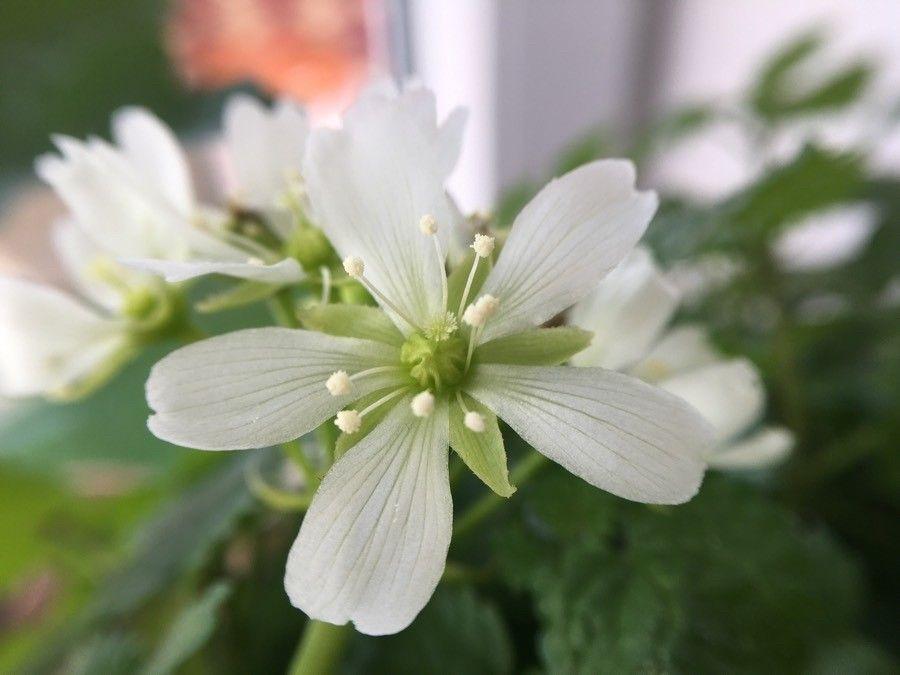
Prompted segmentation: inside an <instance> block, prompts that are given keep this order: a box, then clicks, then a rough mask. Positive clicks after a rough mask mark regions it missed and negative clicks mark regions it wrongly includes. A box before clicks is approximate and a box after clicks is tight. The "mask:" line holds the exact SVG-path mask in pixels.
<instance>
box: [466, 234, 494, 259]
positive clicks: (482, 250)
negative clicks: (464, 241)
mask: <svg viewBox="0 0 900 675" xmlns="http://www.w3.org/2000/svg"><path fill="white" fill-rule="evenodd" d="M469 248H471V249H472V250H473V251H475V255H477V256H478V257H479V258H487V257H488V256H489V255H490V254H491V253H493V252H494V238H493V237H489V236H488V235H486V234H476V235H475V241H473V242H472V244H471V246H469Z"/></svg>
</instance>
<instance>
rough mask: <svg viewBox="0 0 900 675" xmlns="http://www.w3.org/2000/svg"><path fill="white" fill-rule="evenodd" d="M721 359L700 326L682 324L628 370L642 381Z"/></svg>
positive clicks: (652, 380) (661, 377)
mask: <svg viewBox="0 0 900 675" xmlns="http://www.w3.org/2000/svg"><path fill="white" fill-rule="evenodd" d="M720 360H721V355H720V354H719V352H717V351H716V349H715V347H713V345H712V343H711V342H710V341H709V335H707V333H706V331H705V330H704V329H703V328H701V327H700V326H695V325H692V324H691V325H682V326H678V328H674V329H672V330H670V331H668V332H667V333H666V334H665V335H663V337H662V339H661V340H660V341H659V342H657V343H656V345H655V346H654V347H653V349H651V350H650V352H649V353H648V354H647V355H646V356H645V357H644V358H643V359H642V360H641V361H640V362H639V363H638V364H636V365H635V366H634V367H633V368H632V369H631V374H632V375H634V376H635V377H639V378H641V379H642V380H644V381H646V382H658V381H660V380H662V379H665V378H667V377H671V376H672V375H675V374H677V373H680V372H682V371H685V370H690V369H693V368H699V367H701V366H706V365H709V364H711V363H716V362H717V361H720Z"/></svg>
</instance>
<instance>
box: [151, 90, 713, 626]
mask: <svg viewBox="0 0 900 675" xmlns="http://www.w3.org/2000/svg"><path fill="white" fill-rule="evenodd" d="M376 98H377V97H376ZM443 129H444V127H438V126H437V124H436V121H435V113H434V101H433V98H432V97H431V95H430V94H427V93H425V92H424V90H415V92H414V93H411V92H409V91H407V92H405V93H403V94H400V95H395V96H394V98H390V97H389V96H383V97H381V98H377V100H374V101H373V100H372V99H371V98H370V99H368V100H364V101H363V102H362V103H361V104H360V105H357V106H356V107H354V108H353V109H351V111H350V112H349V113H348V115H347V117H346V119H345V123H344V127H343V129H341V130H321V131H315V132H314V133H313V134H312V137H311V139H310V147H309V152H308V155H307V162H306V165H305V167H304V175H305V177H306V180H307V189H308V193H309V196H310V199H311V201H312V204H313V206H314V209H315V212H316V213H317V214H318V215H319V216H320V222H322V223H323V224H324V228H325V232H326V234H327V235H328V236H329V239H330V240H331V241H332V243H333V244H334V245H335V248H336V249H337V251H338V253H340V254H341V255H343V256H356V257H358V258H359V259H360V260H362V261H364V263H365V264H364V274H362V273H361V274H360V276H359V277H358V278H359V279H360V281H361V282H362V283H364V284H365V285H366V287H367V288H369V289H370V290H371V291H372V293H373V295H374V296H375V297H376V298H377V300H378V301H379V304H380V305H381V307H382V309H384V311H385V312H386V314H387V317H390V320H391V321H392V322H393V324H394V326H396V328H394V327H393V326H391V324H390V323H389V322H388V321H386V320H383V319H384V318H385V317H383V315H380V314H379V313H378V312H377V311H375V310H372V309H370V308H362V307H360V308H358V311H359V312H360V317H362V313H363V312H364V311H365V314H366V317H367V319H366V322H365V323H364V322H362V321H359V322H356V321H354V322H351V323H350V324H348V325H346V326H345V327H344V329H343V330H344V331H345V332H344V334H351V335H355V336H356V337H338V336H335V335H324V334H320V333H315V332H311V331H307V330H286V329H281V328H263V329H251V330H245V331H240V332H237V333H232V334H229V335H225V336H221V337H217V338H213V339H210V340H206V341H203V342H199V343H196V344H193V345H190V346H188V347H185V348H183V349H180V350H178V351H176V352H174V353H173V354H171V355H169V356H168V357H166V358H165V359H163V360H162V361H160V362H159V363H158V364H157V365H156V366H155V367H154V369H153V372H152V373H151V376H150V379H149V381H148V383H147V392H148V400H149V403H150V405H151V407H152V408H153V410H154V411H155V414H154V415H153V416H152V417H151V418H150V420H149V426H150V429H151V430H152V431H153V432H154V433H155V434H156V435H157V436H159V437H160V438H163V439H165V440H169V441H172V442H175V443H178V444H181V445H187V446H193V447H198V448H206V449H212V450H225V449H236V448H254V447H260V446H266V445H271V444H275V443H280V442H284V441H287V440H289V439H293V438H296V437H298V436H301V435H303V434H305V433H307V432H308V431H311V430H312V429H314V428H316V427H317V426H319V425H320V424H322V423H323V422H326V421H327V420H328V419H329V418H330V417H332V416H334V415H335V414H337V415H338V417H337V419H336V423H337V424H338V426H339V427H340V428H341V429H342V430H343V431H345V433H346V434H347V435H348V437H349V439H350V440H352V441H355V445H352V447H350V449H349V450H347V451H346V453H345V454H343V455H342V456H341V457H340V459H339V460H338V461H337V462H336V463H335V464H334V465H333V466H332V467H331V469H330V470H329V472H328V473H327V475H326V476H325V478H324V480H323V481H322V484H321V486H320V488H319V490H318V492H317V493H316V495H315V498H314V499H313V502H312V505H311V507H310V509H309V511H308V513H307V514H306V517H305V518H304V520H303V524H302V527H301V529H300V533H299V535H298V537H297V540H296V542H295V543H294V546H293V547H292V549H291V553H290V556H289V559H288V564H287V572H286V576H285V587H286V589H287V592H288V595H289V597H290V599H291V602H292V603H293V604H294V605H295V606H297V607H299V608H300V609H302V610H303V611H305V612H306V613H307V614H309V616H311V617H314V618H316V619H320V620H323V621H328V622H332V623H338V624H342V623H346V622H347V621H353V622H354V623H355V625H356V627H357V629H358V630H360V631H362V632H364V633H369V634H376V635H377V634H385V633H393V632H396V631H399V630H402V629H403V628H404V627H406V626H407V625H408V624H409V623H410V622H411V621H412V620H413V618H414V617H415V616H416V614H417V613H418V612H419V611H420V610H421V609H422V607H423V606H424V605H425V603H426V602H427V601H428V599H429V597H430V596H431V594H432V592H433V591H434V588H435V586H436V585H437V583H438V580H439V579H440V577H441V575H442V573H443V569H444V564H445V560H446V554H447V548H448V546H449V543H450V533H451V528H452V520H453V518H452V503H451V496H450V486H449V480H448V473H447V463H448V446H449V445H451V443H452V445H453V447H454V449H455V450H456V451H457V452H458V453H459V454H460V455H461V456H462V457H463V458H464V459H466V461H467V463H469V466H470V467H472V468H473V471H475V472H476V473H478V475H479V476H480V477H482V479H484V480H485V481H486V482H489V481H490V482H491V483H490V484H491V485H492V487H495V489H498V488H497V487H496V486H497V485H498V484H501V485H500V488H501V489H502V490H503V494H506V495H509V494H511V492H512V490H513V489H514V488H512V486H509V485H508V482H506V468H505V454H504V453H503V449H502V437H501V436H500V433H499V430H498V427H497V421H496V417H495V416H494V414H493V413H494V412H495V413H496V414H497V415H499V416H500V417H502V418H503V419H504V420H505V421H506V422H507V423H508V424H509V425H510V426H511V427H512V428H513V429H514V430H515V431H516V432H517V433H518V434H519V435H521V436H522V437H523V438H524V439H525V440H526V441H528V442H529V443H530V444H531V445H533V446H534V448H535V449H536V450H538V451H539V452H541V453H543V454H544V455H546V456H547V457H549V458H550V459H552V460H554V461H556V462H558V463H559V464H561V465H562V466H564V467H565V468H567V469H568V470H570V471H571V472H573V473H574V474H576V475H577V476H580V477H581V478H583V479H584V480H586V481H588V482H590V483H591V484H592V485H595V486H597V487H600V488H603V489H605V490H608V491H610V492H612V493H614V494H616V495H619V496H622V497H625V498H628V499H634V500H639V501H644V502H651V503H665V504H674V503H679V502H683V501H685V500H687V499H690V498H691V496H692V495H693V494H694V493H695V492H696V491H697V489H698V486H699V484H700V481H701V479H702V475H703V471H704V466H705V465H704V462H703V460H702V459H701V457H702V456H703V455H704V454H705V452H706V446H707V445H708V444H709V443H710V442H711V431H710V430H709V428H708V425H707V424H706V423H704V422H703V420H702V419H701V418H700V417H699V416H698V415H697V414H696V413H695V412H694V411H693V409H692V408H691V407H690V406H688V405H687V404H686V403H684V402H683V401H682V400H680V399H679V398H677V397H675V396H672V395H671V394H668V393H666V392H664V391H661V390H659V389H656V388H654V387H651V386H649V385H648V384H646V383H644V382H641V381H640V380H638V379H636V378H632V377H628V376H626V375H622V374H620V373H615V372H609V371H606V370H601V369H597V368H570V367H555V366H532V365H519V364H517V363H506V362H504V363H491V362H489V361H490V359H489V358H487V357H485V360H483V357H482V355H484V354H490V352H488V351H486V350H484V349H482V346H483V345H484V344H485V343H486V342H488V341H495V340H502V339H504V338H507V337H509V338H510V339H513V340H514V339H518V338H517V335H520V334H521V333H522V332H523V331H531V332H530V333H528V335H529V336H531V335H544V334H546V332H542V333H538V331H536V330H534V329H535V328H536V327H537V326H539V325H540V324H542V323H543V322H544V321H546V320H548V319H550V318H551V317H553V316H555V315H557V314H558V313H559V312H561V311H562V310H564V309H565V308H566V307H568V306H569V305H571V304H572V303H574V302H576V301H577V300H579V299H580V298H581V297H582V296H583V295H584V294H585V293H586V292H588V291H590V290H591V289H592V288H594V287H595V286H596V284H597V283H598V281H599V280H600V278H602V277H603V276H604V275H605V274H606V273H607V272H608V271H609V270H610V269H612V268H613V267H615V266H616V265H617V264H618V262H619V261H620V260H621V259H622V258H623V257H624V256H625V255H626V254H627V253H628V252H629V251H630V250H631V248H632V247H633V246H634V245H635V243H636V242H637V240H638V239H639V238H640V237H641V235H642V234H643V232H644V230H645V228H646V227H647V224H648V222H649V220H650V218H651V217H652V215H653V212H654V210H655V208H656V197H655V195H653V194H652V193H643V192H637V191H636V190H635V188H634V180H635V176H634V169H633V167H632V165H631V164H630V163H629V162H625V161H602V162H595V163H592V164H589V165H586V166H584V167H582V168H580V169H578V170H576V171H573V172H571V173H570V174H567V175H566V176H563V177H562V178H560V179H558V180H555V181H553V182H552V183H551V184H550V185H548V186H547V187H545V188H544V189H543V190H542V191H541V192H540V194H538V195H537V196H536V197H535V198H534V200H532V202H531V203H530V204H529V205H528V206H526V208H525V209H524V210H523V211H522V213H521V214H520V215H519V217H518V218H517V220H516V222H515V224H514V226H513V228H512V231H511V233H510V235H509V238H508V240H507V242H506V245H505V247H504V249H503V251H502V253H501V254H500V256H499V259H498V261H497V264H496V267H494V269H493V270H492V271H491V273H490V275H489V277H488V278H487V280H486V282H485V283H484V285H483V287H482V288H480V289H479V288H474V287H473V288H471V289H470V291H469V294H470V295H471V296H472V297H475V295H476V294H480V295H482V296H485V295H489V296H491V298H493V300H492V301H486V304H489V305H491V308H492V309H493V310H494V313H493V315H492V316H490V317H489V318H488V319H487V320H486V322H485V323H483V325H481V326H480V327H479V328H477V329H473V330H469V329H468V328H459V327H458V325H457V322H455V321H454V322H452V323H451V322H449V321H448V320H447V317H448V314H449V315H452V314H453V310H454V309H455V307H449V308H448V304H450V299H449V298H448V288H447V279H446V276H445V270H444V260H443V254H442V251H445V250H446V249H445V248H442V239H441V237H442V234H443V232H442V229H446V228H442V229H439V230H438V231H437V232H436V233H434V234H424V233H422V232H421V231H420V230H419V227H418V223H419V222H420V219H421V217H422V216H423V215H424V214H432V215H434V216H435V218H436V220H437V222H446V221H445V220H444V218H443V216H442V214H443V213H444V212H445V210H446V208H447V204H446V197H445V195H444V190H443V184H444V180H445V178H446V176H447V174H448V172H449V169H450V168H451V167H452V163H448V162H447V161H446V158H447V157H448V156H453V157H455V155H456V153H457V152H458V148H448V147H447V145H446V144H444V143H443V142H441V141H440V140H437V141H436V139H440V138H441V136H442V130H443ZM476 260H477V259H476ZM360 272H362V269H361V270H360ZM464 296H465V294H464ZM467 300H468V298H467V297H462V298H461V299H459V300H457V299H456V298H453V300H452V302H453V303H454V304H455V303H456V302H459V304H460V305H463V306H465V305H466V301H467ZM476 304H477V303H476ZM484 306H485V303H483V307H482V309H484ZM342 310H343V308H342ZM373 312H374V314H376V315H377V316H379V317H382V319H377V318H376V317H374V316H372V314H373ZM373 323H375V324H377V330H373V331H372V332H371V333H365V335H366V336H367V337H368V338H369V339H363V338H361V337H359V336H360V335H362V334H364V333H361V331H364V330H365V326H366V325H369V326H371V325H372V324H373ZM451 327H452V329H451ZM494 344H495V345H496V344H500V345H501V346H502V344H503V343H497V342H495V343H494ZM499 353H501V354H505V351H504V350H503V349H500V350H499ZM336 371H345V372H347V373H350V374H351V375H350V377H351V378H352V381H353V389H352V393H350V394H347V395H343V396H332V395H331V393H330V392H329V390H328V389H327V388H326V387H325V386H323V383H325V382H326V381H327V380H328V379H329V378H330V377H331V376H332V374H333V373H335V372H336ZM425 390H427V391H428V392H429V397H428V398H427V400H426V399H424V398H421V396H422V395H421V394H420V393H419V392H423V391H425ZM373 399H375V400H373ZM376 410H377V411H379V413H380V414H379V421H378V423H377V424H375V425H374V428H367V427H366V425H365V419H366V417H367V416H368V415H369V414H371V413H373V412H374V411H376ZM491 411H493V412H491ZM421 413H424V414H423V415H422V416H419V414H421ZM472 413H476V414H477V417H476V416H475V415H473V414H472ZM382 415H383V419H382V418H381V417H382ZM479 418H480V419H479ZM474 442H478V443H480V444H481V445H479V447H480V448H493V449H495V450H496V452H498V453H499V457H498V456H496V455H495V456H494V457H493V458H492V459H494V460H496V461H498V462H499V463H500V467H499V468H497V467H494V468H495V471H494V472H493V473H491V470H490V469H489V468H485V465H484V463H477V462H474V461H473V459H472V457H471V456H469V455H467V454H466V452H467V448H468V444H469V443H474ZM491 444H493V445H491Z"/></svg>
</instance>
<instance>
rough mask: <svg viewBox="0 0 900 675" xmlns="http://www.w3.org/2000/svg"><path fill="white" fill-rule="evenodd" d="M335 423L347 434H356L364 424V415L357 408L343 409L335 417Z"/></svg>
mask: <svg viewBox="0 0 900 675" xmlns="http://www.w3.org/2000/svg"><path fill="white" fill-rule="evenodd" d="M334 424H335V426H337V428H338V429H340V430H341V431H343V432H344V433H345V434H355V433H356V432H357V431H359V428H360V427H361V426H362V415H360V414H359V413H358V412H357V411H356V410H341V411H340V412H339V413H338V414H337V416H336V417H335V419H334Z"/></svg>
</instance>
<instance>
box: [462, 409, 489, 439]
mask: <svg viewBox="0 0 900 675" xmlns="http://www.w3.org/2000/svg"><path fill="white" fill-rule="evenodd" d="M463 423H464V424H465V425H466V429H468V430H469V431H474V432H475V433H476V434H481V433H484V430H485V429H486V428H487V425H486V424H485V423H484V415H482V414H481V413H477V412H475V411H474V410H470V411H469V412H467V413H466V416H465V418H463Z"/></svg>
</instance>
